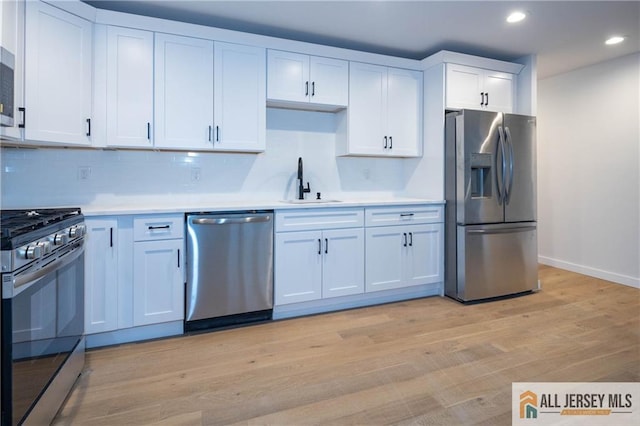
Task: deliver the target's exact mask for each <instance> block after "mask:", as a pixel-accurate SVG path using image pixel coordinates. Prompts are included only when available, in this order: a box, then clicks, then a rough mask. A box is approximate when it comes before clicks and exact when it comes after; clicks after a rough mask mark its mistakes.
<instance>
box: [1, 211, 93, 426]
mask: <svg viewBox="0 0 640 426" xmlns="http://www.w3.org/2000/svg"><path fill="white" fill-rule="evenodd" d="M0 213H1V214H0V216H1V218H0V219H1V226H0V228H1V230H2V239H1V244H2V252H1V255H0V257H1V264H2V266H1V267H2V309H1V317H2V322H1V336H0V344H1V347H2V351H1V354H0V368H1V370H2V386H1V388H2V396H1V401H2V414H1V423H2V424H3V425H11V424H13V425H15V424H22V423H23V422H24V423H27V424H49V423H50V422H51V421H52V420H53V418H54V417H55V415H56V413H57V411H58V409H59V408H60V406H61V405H62V403H63V402H64V399H65V398H66V396H67V394H68V392H69V391H70V389H71V387H72V386H73V384H74V383H75V381H76V379H77V378H78V375H79V374H80V372H81V370H82V368H83V366H84V337H83V334H84V230H85V228H84V217H83V215H82V213H81V211H80V209H79V208H63V209H35V210H3V211H2V212H0Z"/></svg>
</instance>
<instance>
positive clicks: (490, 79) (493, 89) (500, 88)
mask: <svg viewBox="0 0 640 426" xmlns="http://www.w3.org/2000/svg"><path fill="white" fill-rule="evenodd" d="M484 90H485V92H486V93H487V94H486V97H487V98H486V106H487V109H489V110H491V111H498V112H507V113H510V112H513V100H514V99H513V93H514V89H513V74H509V73H506V72H498V71H486V72H485V79H484Z"/></svg>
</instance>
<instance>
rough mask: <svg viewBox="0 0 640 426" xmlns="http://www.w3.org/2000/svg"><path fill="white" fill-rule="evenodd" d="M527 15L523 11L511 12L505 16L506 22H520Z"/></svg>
mask: <svg viewBox="0 0 640 426" xmlns="http://www.w3.org/2000/svg"><path fill="white" fill-rule="evenodd" d="M526 17H527V15H526V14H525V13H524V12H520V11H517V12H512V13H511V14H510V15H509V16H507V22H508V23H510V24H513V23H515V22H520V21H522V20H523V19H524V18H526Z"/></svg>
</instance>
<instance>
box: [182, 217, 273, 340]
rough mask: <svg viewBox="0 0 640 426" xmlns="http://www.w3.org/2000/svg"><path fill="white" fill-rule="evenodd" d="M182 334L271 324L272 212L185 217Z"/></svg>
mask: <svg viewBox="0 0 640 426" xmlns="http://www.w3.org/2000/svg"><path fill="white" fill-rule="evenodd" d="M186 222H187V223H186V226H187V289H186V311H185V331H195V330H205V329H210V328H217V327H224V326H230V325H236V324H242V323H247V322H253V321H261V320H267V319H271V316H272V311H273V212H272V211H259V212H239V213H235V212H234V213H225V214H208V213H189V214H187V216H186Z"/></svg>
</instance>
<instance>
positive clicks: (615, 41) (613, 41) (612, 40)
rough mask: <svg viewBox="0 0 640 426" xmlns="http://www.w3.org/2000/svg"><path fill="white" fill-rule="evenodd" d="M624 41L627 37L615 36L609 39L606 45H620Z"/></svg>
mask: <svg viewBox="0 0 640 426" xmlns="http://www.w3.org/2000/svg"><path fill="white" fill-rule="evenodd" d="M624 39H625V37H622V36H614V37H611V38H609V39H608V40H607V41H605V42H604V44H618V43H622V42H623V41H624Z"/></svg>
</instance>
